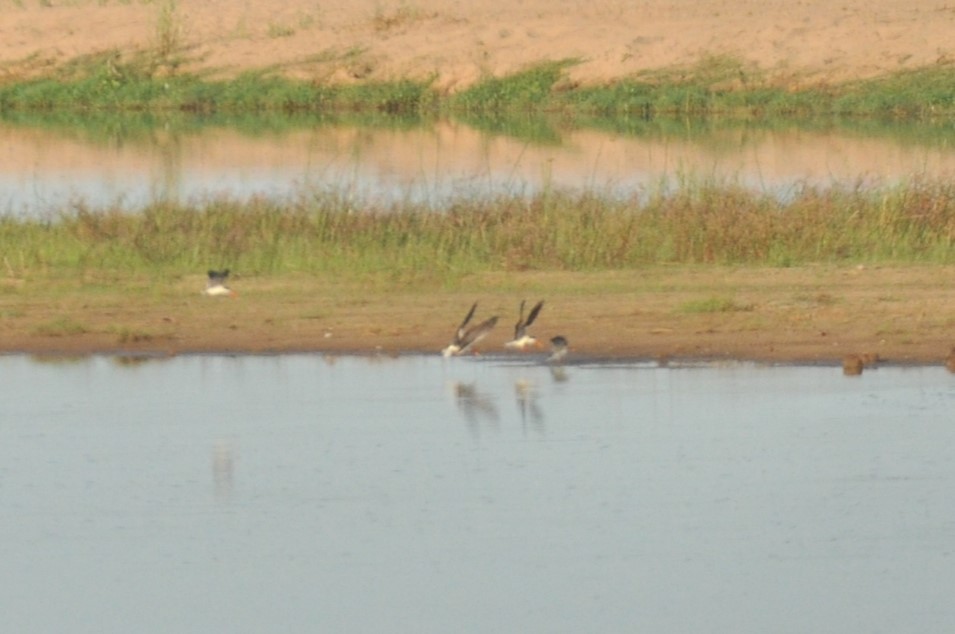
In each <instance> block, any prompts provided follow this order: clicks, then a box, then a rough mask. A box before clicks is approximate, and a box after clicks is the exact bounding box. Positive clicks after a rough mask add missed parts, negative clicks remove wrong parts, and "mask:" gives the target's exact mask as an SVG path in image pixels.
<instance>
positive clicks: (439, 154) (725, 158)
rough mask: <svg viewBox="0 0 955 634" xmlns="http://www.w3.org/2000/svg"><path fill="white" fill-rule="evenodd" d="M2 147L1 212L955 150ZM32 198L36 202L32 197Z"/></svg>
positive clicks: (619, 177)
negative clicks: (77, 201) (81, 202)
mask: <svg viewBox="0 0 955 634" xmlns="http://www.w3.org/2000/svg"><path fill="white" fill-rule="evenodd" d="M0 135H3V138H4V139H5V141H6V147H7V148H8V151H7V152H5V153H2V154H0V179H2V181H3V182H4V183H8V184H10V185H11V187H7V188H5V190H6V193H5V194H4V195H6V196H11V195H15V196H19V197H20V198H19V199H15V200H9V199H3V200H0V205H3V206H12V207H14V208H17V209H19V208H21V207H22V206H23V205H32V206H38V207H40V208H41V209H45V208H47V207H49V206H54V207H56V206H57V205H60V206H61V205H62V204H63V203H64V202H66V201H67V200H70V199H71V198H74V197H80V198H83V199H85V200H87V202H89V203H91V204H93V205H94V206H95V205H98V204H106V203H110V202H113V201H114V200H117V199H123V200H125V201H126V202H127V203H136V202H143V201H144V200H151V199H154V198H157V197H160V196H164V197H172V198H180V199H187V200H188V199H193V198H196V197H198V196H205V195H208V194H219V193H225V192H227V193H229V194H230V195H233V196H243V195H248V194H251V193H258V194H267V195H281V194H287V193H291V192H295V191H299V190H301V188H302V187H303V186H306V185H309V186H317V187H322V188H333V189H336V190H342V189H345V190H348V189H353V190H355V191H356V192H357V193H359V194H363V195H365V196H367V197H371V198H375V199H378V198H382V197H384V198H389V197H390V198H404V197H409V196H410V197H412V198H427V197H431V198H435V197H441V196H443V195H451V194H456V195H464V194H467V193H468V192H474V193H478V194H480V193H490V192H497V191H501V190H505V191H525V190H526V189H528V188H529V189H535V188H537V187H539V186H541V185H542V184H544V183H550V184H553V185H555V186H558V187H569V188H596V189H598V190H601V189H604V188H608V187H621V188H624V189H634V188H639V187H645V186H653V185H655V184H656V183H658V182H659V181H660V179H661V178H662V177H675V176H677V175H684V174H692V175H696V176H697V177H699V178H710V177H717V178H722V179H739V180H740V181H741V182H743V183H744V184H747V185H750V186H755V187H768V188H775V187H779V186H783V187H786V186H789V185H792V184H794V183H801V182H809V183H817V184H823V185H825V184H829V183H832V182H841V183H846V184H850V185H851V184H854V183H855V182H856V181H857V180H858V179H860V178H863V179H866V180H878V181H892V180H895V179H899V178H906V177H910V176H912V175H914V174H918V175H924V176H928V177H941V178H946V177H950V176H951V175H952V174H953V173H955V149H952V148H951V147H946V146H945V145H944V144H938V145H931V146H929V145H918V144H913V143H910V142H905V141H902V140H898V139H895V138H892V137H888V136H882V137H877V138H875V137H862V136H860V135H858V134H852V133H840V132H839V131H826V132H811V131H798V130H783V131H772V130H762V131H761V130H753V129H746V130H742V129H740V130H734V129H727V130H721V131H717V132H713V133H706V134H704V133H700V134H698V135H695V136H693V137H692V138H690V139H687V138H676V139H672V138H666V137H660V136H657V135H654V136H653V137H644V138H640V137H633V136H620V135H616V134H613V133H609V132H603V131H599V130H593V129H585V130H576V131H571V132H565V133H563V134H562V135H561V140H562V143H561V144H560V145H544V146H541V145H530V144H528V143H526V142H523V141H521V140H518V139H514V138H512V137H502V136H494V137H489V136H487V135H485V134H483V133H481V132H479V131H476V130H474V129H472V128H469V127H467V126H465V125H462V124H457V123H453V122H441V123H438V124H435V125H433V126H429V127H427V128H418V129H412V130H376V129H367V128H353V127H339V128H318V129H315V130H307V131H299V132H292V133H288V134H283V135H270V136H256V137H251V136H243V135H242V134H240V133H238V132H235V131H231V130H223V129H211V130H209V131H207V132H204V133H202V134H198V135H188V136H183V137H181V138H177V139H175V140H170V139H162V138H159V139H156V140H155V141H153V142H151V143H146V142H140V143H122V144H110V145H106V144H92V143H88V142H84V141H82V140H81V139H77V138H76V137H66V136H61V135H58V134H56V133H53V132H46V131H39V130H24V129H17V128H9V127H7V128H4V127H0ZM34 197H35V198H34Z"/></svg>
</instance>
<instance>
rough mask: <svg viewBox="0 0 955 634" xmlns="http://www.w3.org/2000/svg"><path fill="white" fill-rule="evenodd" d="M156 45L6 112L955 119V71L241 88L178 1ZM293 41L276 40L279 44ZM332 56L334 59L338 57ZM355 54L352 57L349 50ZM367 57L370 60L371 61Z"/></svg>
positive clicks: (82, 71)
mask: <svg viewBox="0 0 955 634" xmlns="http://www.w3.org/2000/svg"><path fill="white" fill-rule="evenodd" d="M158 10H159V15H160V17H159V19H158V21H157V24H158V26H157V34H156V40H157V42H156V44H155V46H154V47H152V48H150V49H149V50H146V51H142V52H139V53H135V54H128V53H127V54H121V53H119V52H117V51H107V52H105V53H100V54H97V55H92V56H88V57H83V58H79V59H76V60H74V61H73V62H71V63H69V64H66V65H64V66H62V67H59V68H58V69H56V70H54V71H51V75H50V76H48V77H45V78H40V79H31V80H28V81H19V82H7V83H4V84H2V85H0V112H10V111H70V112H96V111H105V112H122V111H150V112H170V111H182V112H201V113H221V112H231V113H261V112H323V113H327V112H355V111H363V112H385V113H403V114H411V113H414V114H418V115H424V114H428V115H434V114H436V113H453V114H455V115H456V116H461V117H465V118H467V117H471V118H473V117H477V116H480V117H484V118H489V119H491V120H494V119H497V120H498V121H500V123H497V124H495V125H499V126H508V125H510V126H511V127H514V124H513V123H510V124H509V123H507V122H509V121H511V122H513V121H514V120H515V117H520V116H526V115H527V114H536V115H540V114H544V113H551V114H559V115H560V116H563V117H594V116H598V117H608V116H612V117H630V118H634V117H635V118H637V119H638V120H646V119H649V118H655V117H660V116H677V115H678V116H685V115H697V116H698V115H706V116H723V117H726V116H732V117H749V118H772V117H793V116H799V117H809V116H815V117H818V116H827V117H834V116H839V117H846V116H849V117H879V118H893V119H908V118H917V119H926V118H937V117H946V116H951V115H953V114H955V66H952V65H946V64H939V65H936V66H931V67H926V68H923V69H919V70H913V71H907V72H901V73H898V74H893V75H888V76H884V77H878V78H874V79H868V80H865V81H856V82H847V83H843V84H835V85H829V84H825V85H823V84H818V85H814V86H808V87H806V86H802V85H781V84H777V83H774V81H773V80H771V79H769V78H767V77H766V76H764V74H763V73H762V72H761V71H760V70H759V69H757V68H754V67H751V66H747V65H745V64H743V63H741V62H739V61H737V60H735V59H733V58H725V57H713V58H706V59H703V60H702V61H700V62H699V63H698V64H696V65H694V66H690V67H680V68H664V69H659V70H656V71H653V72H645V73H641V74H640V75H638V76H635V77H632V78H628V79H622V80H619V81H615V82H612V83H608V84H606V85H600V86H586V85H576V84H573V83H572V82H570V81H569V80H568V79H567V70H568V69H569V68H570V67H572V66H573V64H574V63H575V62H574V61H573V60H561V61H553V62H542V63H540V64H538V65H536V66H533V67H530V68H527V69H525V70H523V71H521V72H518V73H514V74H512V75H509V76H505V77H493V76H489V77H486V78H484V79H483V80H482V81H480V82H478V83H477V84H475V85H473V86H471V87H470V88H468V89H466V90H464V91H462V92H460V93H456V94H442V93H439V92H438V91H437V90H435V89H434V88H433V87H432V85H431V82H430V81H427V80H425V81H411V80H395V81H388V82H378V81H363V82H359V83H357V84H354V85H332V84H321V83H315V82H307V81H298V80H292V79H288V78H285V77H283V76H282V69H280V68H277V69H261V70H257V71H254V72H248V73H244V74H242V75H239V76H237V77H235V78H233V79H229V80H212V79H208V78H206V77H203V76H201V75H197V74H190V73H185V72H182V71H181V70H180V67H181V66H182V65H183V64H185V63H186V62H187V61H188V60H187V59H186V58H185V57H184V55H185V53H184V52H183V51H182V50H181V49H182V47H181V41H182V38H183V35H182V31H183V29H184V26H183V25H182V24H181V22H180V21H179V18H178V17H177V14H176V5H175V2H173V0H165V1H164V2H162V3H160V4H159V5H158ZM285 34H286V33H285V32H284V31H283V32H281V33H275V34H273V35H274V36H275V37H279V36H283V35H285ZM329 54H330V55H332V57H334V56H335V54H334V53H329ZM345 55H351V53H346V54H345ZM359 55H360V52H359Z"/></svg>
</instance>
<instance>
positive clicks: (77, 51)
mask: <svg viewBox="0 0 955 634" xmlns="http://www.w3.org/2000/svg"><path fill="white" fill-rule="evenodd" d="M8 4H9V3H8ZM952 33H955V5H952V4H951V3H950V2H948V1H947V0H927V1H925V2H919V3H910V2H903V1H901V0H845V1H844V2H838V3H833V2H827V1H825V0H798V1H786V2H783V1H781V0H732V1H730V0H644V1H642V2H623V1H621V0H587V1H582V0H485V1H484V2H481V3H474V2H464V1H457V0H444V1H441V0H375V1H374V2H371V1H369V0H347V1H346V0H327V1H326V2H322V3H315V2H313V1H305V0H283V1H282V2H275V1H274V0H266V1H263V2H235V1H228V0H177V1H173V0H157V1H156V2H149V3H146V2H132V3H128V2H122V1H120V0H70V1H69V2H66V1H65V0H46V1H44V2H42V3H41V2H40V0H24V1H23V2H22V3H17V4H15V5H12V6H5V7H4V9H3V11H2V12H0V78H3V79H10V78H17V77H22V76H26V75H30V74H36V73H42V72H46V71H48V69H49V68H50V67H51V66H55V65H58V64H63V63H64V62H67V61H69V60H71V59H74V58H76V57H78V56H81V55H86V54H91V53H97V52H103V51H109V50H119V51H122V52H132V51H135V50H145V49H149V48H155V47H157V46H159V45H160V43H161V42H162V41H165V42H166V43H167V44H168V43H170V42H172V43H175V44H177V45H180V46H182V47H183V48H184V49H185V50H186V52H187V55H188V57H189V59H190V60H191V61H190V62H189V64H188V67H189V68H190V69H191V70H203V71H214V72H216V73H219V74H221V75H230V74H234V73H236V72H239V71H242V70H248V69H253V68H277V69H278V70H280V71H281V72H282V73H284V74H286V75H289V76H294V77H300V78H305V79H312V80H316V81H329V80H330V81H338V82H356V81H363V80H382V79H394V78H399V77H402V78H403V77H412V78H425V77H434V78H435V84H436V85H437V86H438V87H440V88H442V89H446V90H456V89H460V88H461V87H462V86H467V85H469V84H470V83H472V82H474V81H475V80H477V79H478V78H480V77H482V76H485V75H488V74H491V75H502V74H506V73H510V72H514V71H516V70H519V69H521V68H523V67H526V66H527V65H529V64H533V63H535V62H540V61H543V60H560V59H568V58H573V59H576V60H579V63H578V64H577V65H575V66H574V67H573V69H572V70H571V71H570V79H571V80H572V81H578V82H601V81H606V80H610V79H615V78H620V77H626V76H628V75H632V74H634V73H636V72H639V71H642V70H647V69H656V68H661V67H668V66H673V65H682V64H693V63H696V62H698V61H699V60H700V59H702V58H705V57H707V56H712V55H731V56H735V57H737V58H740V59H743V60H745V61H746V62H747V63H750V64H752V65H754V66H756V67H759V68H760V69H762V70H763V71H764V72H766V73H767V74H768V75H769V76H770V77H773V78H776V79H778V80H780V81H793V80H795V81H798V82H800V83H805V82H828V81H839V80H845V79H849V78H855V77H866V76H872V75H877V74H882V73H886V72H891V71H897V70H900V69H911V68H917V67H921V66H926V65H932V64H937V63H948V62H952V61H955V38H952Z"/></svg>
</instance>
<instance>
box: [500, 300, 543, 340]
mask: <svg viewBox="0 0 955 634" xmlns="http://www.w3.org/2000/svg"><path fill="white" fill-rule="evenodd" d="M525 303H527V300H523V299H522V300H521V314H520V316H519V317H518V318H517V324H515V325H514V338H513V339H512V340H510V341H508V342H507V343H505V344H504V346H505V347H507V348H513V349H516V350H527V349H528V348H530V347H531V346H534V347H536V348H539V347H540V343H539V342H538V341H537V339H535V338H534V337H531V336H530V335H529V334H527V328H528V327H529V326H530V325H531V324H533V323H534V320H535V319H537V315H538V313H540V312H541V308H543V307H544V302H543V301H540V302H537V304H536V305H535V306H534V307H533V308H531V312H529V313H527V319H524V304H525Z"/></svg>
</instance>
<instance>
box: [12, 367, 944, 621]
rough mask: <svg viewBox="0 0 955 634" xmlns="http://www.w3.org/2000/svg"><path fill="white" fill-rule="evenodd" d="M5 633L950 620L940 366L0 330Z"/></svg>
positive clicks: (942, 401) (941, 371)
mask: <svg viewBox="0 0 955 634" xmlns="http://www.w3.org/2000/svg"><path fill="white" fill-rule="evenodd" d="M0 376H2V377H3V387H2V392H0V394H2V404H0V500H2V504H3V514H2V517H0V543H2V544H3V552H4V555H3V575H2V576H0V604H2V614H3V622H4V626H3V627H4V630H6V631H11V632H31V633H38V632H66V631H68V632H73V633H79V632H97V633H109V632H124V633H127V632H210V631H218V632H267V631H270V632H278V631H284V632H303V631H308V632H332V631H334V632H381V631H388V632H575V633H576V632H585V631H586V632H639V631H648V632H700V631H712V632H730V631H732V632H744V633H745V632H754V633H756V632H760V633H762V632H770V631H771V632H794V633H795V632H905V631H917V632H940V633H941V632H949V631H952V628H953V627H955V604H953V602H952V600H951V596H950V594H951V593H950V590H951V588H952V587H953V586H955V561H953V560H955V556H953V544H955V541H953V535H955V505H953V504H951V491H952V490H953V489H955V460H953V455H955V425H953V418H952V411H955V378H953V376H952V375H950V374H948V373H947V372H946V371H945V370H944V368H941V367H881V368H879V369H877V370H875V371H867V372H866V373H865V374H864V375H862V376H860V377H843V376H842V374H841V369H840V368H837V367H796V366H761V365H751V364H726V365H708V364H699V365H693V364H691V365H682V366H681V365H673V366H667V367H658V366H656V365H654V364H639V363H635V364H619V365H599V364H581V365H569V366H566V367H561V368H553V367H549V366H546V365H543V364H538V363H534V362H516V361H513V360H510V359H503V358H502V359H493V358H492V359H485V360H466V359H453V360H450V361H447V360H443V359H441V358H438V357H402V358H395V359H393V358H379V357H329V356H321V355H289V356H277V357H268V356H266V357H255V356H252V357H249V356H246V357H230V356H184V357H176V358H171V359H153V360H141V359H131V358H114V357H107V356H95V357H84V358H76V359H71V358H57V357H52V358H30V357H26V356H18V355H13V356H4V357H0Z"/></svg>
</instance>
